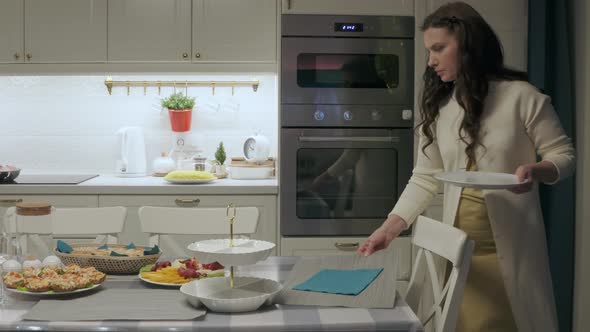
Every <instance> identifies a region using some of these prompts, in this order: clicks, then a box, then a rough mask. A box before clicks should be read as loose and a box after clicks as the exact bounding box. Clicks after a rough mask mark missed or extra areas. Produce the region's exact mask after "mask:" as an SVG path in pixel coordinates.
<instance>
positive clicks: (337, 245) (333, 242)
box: [281, 237, 412, 281]
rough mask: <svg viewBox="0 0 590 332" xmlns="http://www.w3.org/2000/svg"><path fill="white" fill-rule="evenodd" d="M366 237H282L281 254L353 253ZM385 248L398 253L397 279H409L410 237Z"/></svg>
mask: <svg viewBox="0 0 590 332" xmlns="http://www.w3.org/2000/svg"><path fill="white" fill-rule="evenodd" d="M366 239H367V238H366V237H341V238H337V237H321V238H315V237H314V238H282V239H281V255H282V256H325V255H346V254H350V255H353V254H355V253H356V249H357V248H358V246H359V245H361V244H362V243H363V241H365V240H366ZM386 250H393V251H394V252H396V253H397V255H398V264H399V265H398V270H397V279H398V280H406V281H407V280H409V279H410V271H411V269H412V267H411V265H412V261H411V259H412V257H411V254H412V249H411V243H410V238H408V237H400V238H397V239H396V240H394V241H393V242H391V245H390V246H389V248H387V249H386Z"/></svg>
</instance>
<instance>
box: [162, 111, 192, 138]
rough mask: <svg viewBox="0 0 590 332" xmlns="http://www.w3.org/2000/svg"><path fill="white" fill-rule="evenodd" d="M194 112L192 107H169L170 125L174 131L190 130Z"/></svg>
mask: <svg viewBox="0 0 590 332" xmlns="http://www.w3.org/2000/svg"><path fill="white" fill-rule="evenodd" d="M192 114H193V110H192V108H186V109H182V110H175V109H168V115H170V125H171V126H172V131H175V132H185V131H190V130H191V119H192Z"/></svg>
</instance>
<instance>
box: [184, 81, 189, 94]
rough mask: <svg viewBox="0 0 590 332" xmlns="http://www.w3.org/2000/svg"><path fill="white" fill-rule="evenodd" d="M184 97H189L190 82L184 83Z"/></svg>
mask: <svg viewBox="0 0 590 332" xmlns="http://www.w3.org/2000/svg"><path fill="white" fill-rule="evenodd" d="M184 95H185V96H187V97H188V81H184Z"/></svg>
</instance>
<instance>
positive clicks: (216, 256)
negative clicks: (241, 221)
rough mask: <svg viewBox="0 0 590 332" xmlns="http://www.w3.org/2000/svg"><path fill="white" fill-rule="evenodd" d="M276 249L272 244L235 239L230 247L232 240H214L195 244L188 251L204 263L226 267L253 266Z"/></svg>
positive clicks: (189, 246) (190, 245)
mask: <svg viewBox="0 0 590 332" xmlns="http://www.w3.org/2000/svg"><path fill="white" fill-rule="evenodd" d="M274 247H275V244H274V243H272V242H267V241H261V240H251V239H234V246H233V247H230V239H213V240H204V241H198V242H194V243H191V244H189V245H188V249H189V250H191V251H194V252H195V256H196V257H197V258H198V259H199V261H201V262H203V263H211V262H219V263H221V264H222V265H224V266H232V265H252V264H256V263H257V262H259V261H261V260H264V259H266V258H267V257H268V256H269V255H270V252H271V251H272V250H273V248H274Z"/></svg>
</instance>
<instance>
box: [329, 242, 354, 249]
mask: <svg viewBox="0 0 590 332" xmlns="http://www.w3.org/2000/svg"><path fill="white" fill-rule="evenodd" d="M334 247H336V248H338V250H343V251H352V250H356V249H358V247H359V243H358V242H335V243H334Z"/></svg>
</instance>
